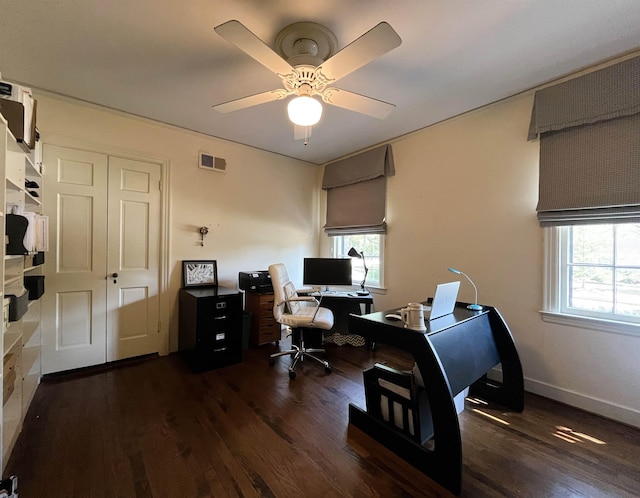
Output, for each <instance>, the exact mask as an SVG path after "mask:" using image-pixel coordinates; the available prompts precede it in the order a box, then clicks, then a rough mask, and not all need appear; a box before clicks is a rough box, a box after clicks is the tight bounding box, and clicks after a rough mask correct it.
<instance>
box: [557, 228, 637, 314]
mask: <svg viewBox="0 0 640 498" xmlns="http://www.w3.org/2000/svg"><path fill="white" fill-rule="evenodd" d="M548 230H551V231H552V234H551V235H552V236H551V239H552V240H555V242H551V244H550V245H549V246H548V248H547V250H548V251H549V252H550V254H548V255H547V256H548V257H549V258H550V259H549V262H550V263H551V264H550V265H549V269H550V273H549V275H548V278H549V282H548V285H547V291H548V294H547V309H548V310H549V311H551V312H556V313H561V314H566V315H572V316H583V317H589V318H594V319H603V320H608V321H615V322H623V323H628V324H637V325H640V224H639V223H623V224H598V225H575V226H565V227H556V228H549V229H548ZM554 269H555V270H556V271H554Z"/></svg>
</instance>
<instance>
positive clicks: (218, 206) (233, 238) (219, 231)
mask: <svg viewBox="0 0 640 498" xmlns="http://www.w3.org/2000/svg"><path fill="white" fill-rule="evenodd" d="M36 97H37V100H38V116H37V122H38V128H39V130H40V133H41V135H42V140H43V142H44V143H54V144H57V145H65V146H76V147H82V148H85V149H87V150H95V151H98V152H111V153H116V154H123V155H128V156H133V157H144V158H147V159H151V160H158V161H160V162H164V163H165V164H166V165H167V167H166V169H167V170H168V183H169V192H170V194H169V195H170V199H169V204H170V205H169V208H170V214H169V216H170V221H169V231H170V233H169V268H168V271H169V275H168V281H169V286H168V290H167V292H166V293H165V294H164V295H163V296H162V306H163V310H164V311H165V316H166V317H167V320H168V321H169V322H170V323H169V326H168V327H167V328H168V329H169V348H170V350H172V351H174V350H176V349H177V330H178V329H177V324H178V322H177V320H178V308H177V293H178V289H179V288H180V285H181V272H182V268H181V261H182V260H183V259H215V260H217V262H218V278H219V281H220V284H221V285H224V286H228V287H232V288H237V283H238V272H239V271H253V270H261V269H266V268H267V266H268V265H269V264H271V263H276V262H284V263H286V264H287V266H288V267H289V270H290V273H291V274H292V279H294V281H298V280H299V281H301V280H302V278H301V277H302V275H301V273H302V259H303V257H304V256H309V255H315V254H316V252H317V247H318V231H319V230H318V202H319V201H318V196H319V193H318V190H317V187H316V185H317V183H318V178H319V175H320V174H321V168H319V167H318V166H315V165H312V164H309V163H305V162H302V161H298V160H294V159H290V158H286V157H283V156H279V155H276V154H271V153H267V152H264V151H261V150H258V149H253V148H250V147H245V146H242V145H239V144H235V143H232V142H228V141H225V140H220V139H215V138H211V137H207V136H205V135H201V134H198V133H195V132H190V131H186V130H182V129H179V128H176V127H171V126H167V125H163V124H159V123H154V122H152V121H148V120H144V119H139V118H136V117H132V116H129V115H126V114H123V113H118V112H115V111H110V110H106V109H102V108H99V107H97V106H91V105H86V104H82V103H80V102H77V101H73V100H69V99H61V98H57V97H54V96H51V95H40V94H38V95H36ZM301 146H302V144H301ZM201 150H202V151H206V152H209V153H211V154H213V155H214V156H216V157H221V158H224V159H226V162H227V172H226V173H225V174H220V173H217V172H212V171H207V170H203V169H199V168H198V167H197V164H198V153H199V151H201ZM202 225H206V226H209V227H210V231H209V235H208V236H207V237H206V239H205V246H204V247H201V246H200V235H199V232H198V229H199V227H200V226H202Z"/></svg>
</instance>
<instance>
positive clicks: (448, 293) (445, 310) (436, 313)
mask: <svg viewBox="0 0 640 498" xmlns="http://www.w3.org/2000/svg"><path fill="white" fill-rule="evenodd" d="M458 289H460V281H455V282H449V283H446V284H438V286H437V287H436V294H435V296H433V301H432V303H431V309H430V310H429V309H427V310H426V311H425V312H424V317H425V318H426V319H428V320H435V319H436V318H440V317H441V316H445V315H448V314H449V313H453V308H455V307H456V299H458Z"/></svg>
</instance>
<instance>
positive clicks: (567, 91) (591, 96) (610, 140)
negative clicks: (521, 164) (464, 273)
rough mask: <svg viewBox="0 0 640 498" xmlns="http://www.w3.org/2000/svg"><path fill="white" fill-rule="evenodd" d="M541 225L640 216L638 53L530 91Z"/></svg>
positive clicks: (630, 219) (615, 220)
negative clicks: (536, 143) (537, 155)
mask: <svg viewBox="0 0 640 498" xmlns="http://www.w3.org/2000/svg"><path fill="white" fill-rule="evenodd" d="M537 136H539V137H540V180H539V182H540V183H539V197H538V207H537V211H538V220H539V221H540V224H541V225H542V226H553V225H576V224H591V223H622V222H640V57H635V58H633V59H629V60H626V61H623V62H620V63H618V64H615V65H613V66H609V67H607V68H604V69H601V70H599V71H595V72H593V73H589V74H586V75H584V76H581V77H578V78H575V79H572V80H569V81H567V82H564V83H561V84H558V85H555V86H552V87H549V88H545V89H543V90H540V91H538V92H536V95H535V102H534V107H533V113H532V117H531V124H530V128H529V139H534V138H536V137H537Z"/></svg>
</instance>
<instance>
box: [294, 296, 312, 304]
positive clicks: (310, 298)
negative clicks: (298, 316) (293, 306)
mask: <svg viewBox="0 0 640 498" xmlns="http://www.w3.org/2000/svg"><path fill="white" fill-rule="evenodd" d="M287 301H308V302H311V301H313V302H316V303H317V302H318V300H317V299H316V298H315V297H312V296H298V297H289V298H287Z"/></svg>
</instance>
